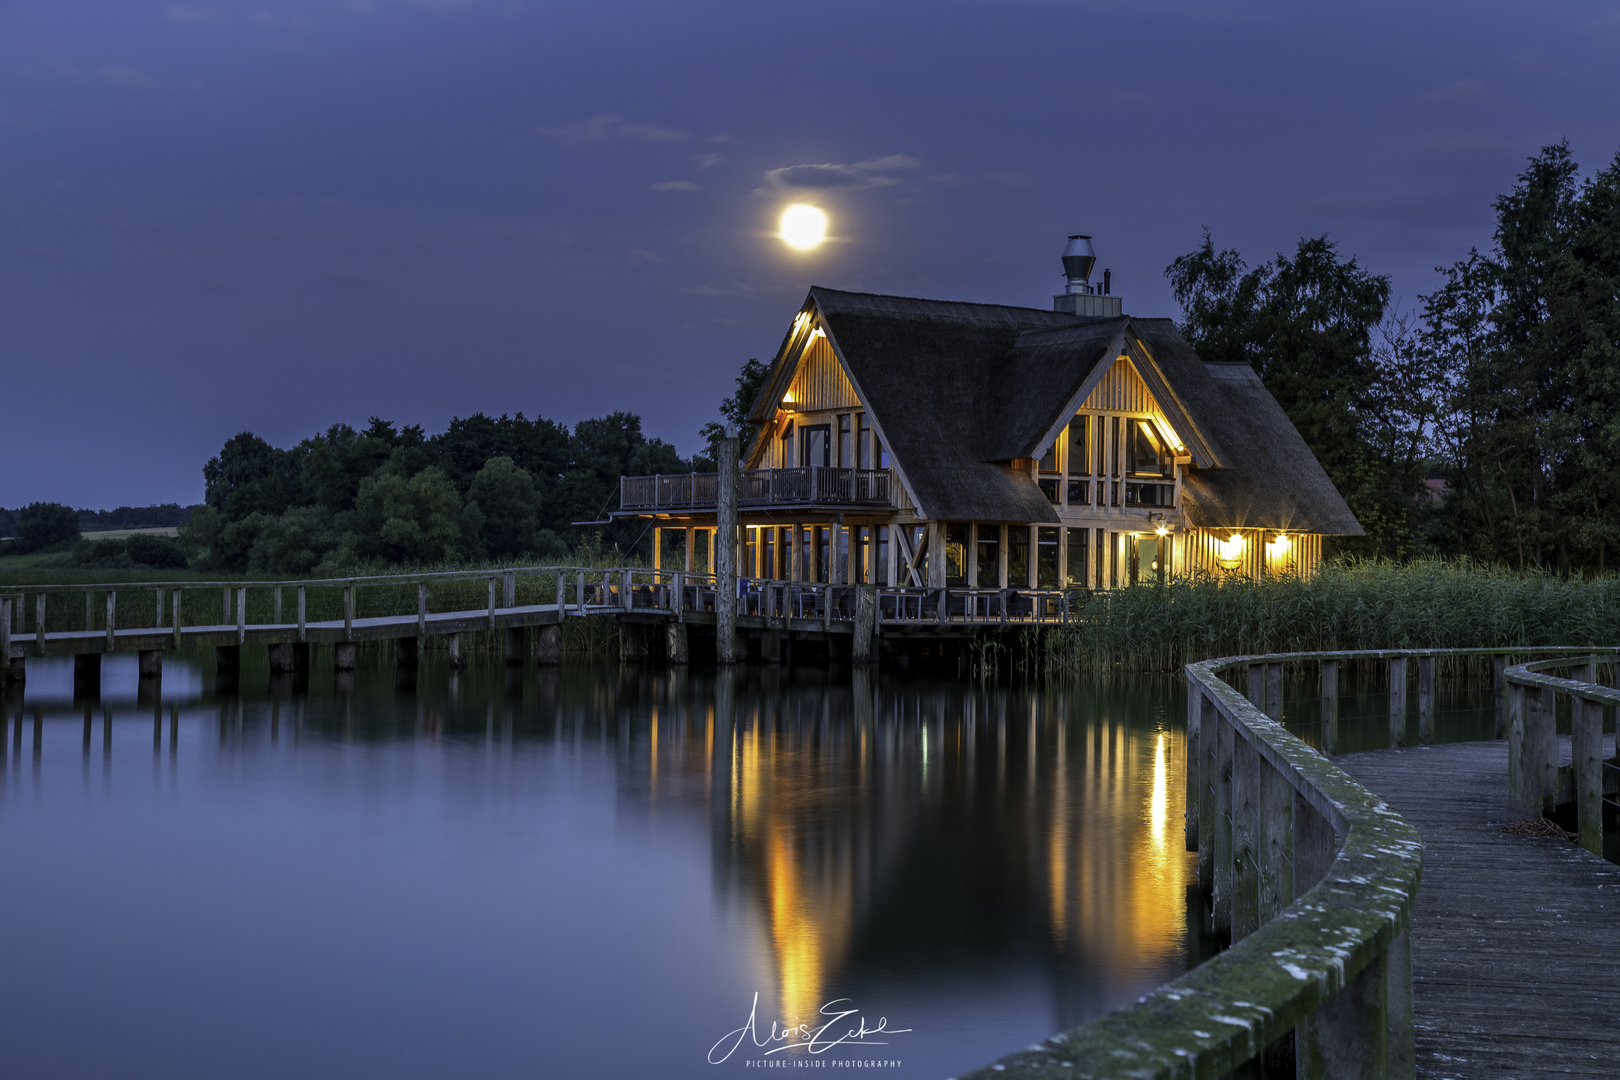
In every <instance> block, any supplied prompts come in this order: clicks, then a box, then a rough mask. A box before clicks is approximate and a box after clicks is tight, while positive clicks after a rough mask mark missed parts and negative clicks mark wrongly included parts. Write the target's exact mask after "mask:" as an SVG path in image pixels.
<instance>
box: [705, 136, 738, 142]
mask: <svg viewBox="0 0 1620 1080" xmlns="http://www.w3.org/2000/svg"><path fill="white" fill-rule="evenodd" d="M709 141H710V142H712V143H734V142H742V140H741V139H739V138H737V136H735V135H710V136H709Z"/></svg>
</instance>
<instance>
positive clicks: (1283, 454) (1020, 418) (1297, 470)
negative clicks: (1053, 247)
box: [751, 288, 1361, 534]
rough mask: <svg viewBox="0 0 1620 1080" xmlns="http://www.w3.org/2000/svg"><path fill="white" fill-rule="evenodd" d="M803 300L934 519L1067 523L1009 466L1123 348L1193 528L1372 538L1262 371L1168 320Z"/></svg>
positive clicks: (889, 301) (888, 300) (780, 380)
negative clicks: (1237, 362) (1181, 450)
mask: <svg viewBox="0 0 1620 1080" xmlns="http://www.w3.org/2000/svg"><path fill="white" fill-rule="evenodd" d="M805 309H806V310H814V311H815V312H816V313H817V314H818V315H819V317H820V323H821V326H822V327H823V328H824V329H825V331H826V333H827V336H828V340H829V341H830V342H831V344H832V346H833V349H834V350H835V351H836V353H837V354H838V356H839V358H840V359H841V360H842V362H843V363H844V365H845V368H846V370H847V372H848V374H849V377H850V381H851V383H852V384H853V385H854V387H855V389H856V392H857V393H858V394H859V395H860V397H861V400H862V402H863V403H864V404H865V406H866V409H867V411H868V413H869V415H870V417H871V418H872V420H873V422H874V423H875V425H876V427H877V429H878V431H879V433H880V434H881V435H882V436H883V437H884V439H885V440H886V442H887V445H888V447H889V450H890V453H891V454H893V455H894V458H895V461H896V462H897V463H898V465H899V467H900V470H901V472H902V473H903V474H904V476H905V478H906V480H907V481H908V483H909V484H910V486H911V489H912V494H913V495H914V496H915V497H916V499H917V503H918V508H919V510H920V511H921V512H922V513H923V514H925V515H926V516H927V517H930V518H935V519H945V520H951V521H1008V522H1030V521H1048V522H1056V521H1057V520H1058V517H1057V514H1056V513H1055V512H1054V510H1053V508H1052V505H1051V504H1050V503H1049V502H1048V501H1047V500H1046V498H1045V497H1044V496H1043V495H1042V494H1041V492H1040V489H1039V488H1038V487H1037V486H1036V485H1035V482H1034V481H1033V480H1031V479H1030V477H1029V475H1028V473H1027V472H1024V471H1022V470H1014V469H1013V468H1012V465H1011V462H1012V460H1013V459H1015V458H1028V457H1035V456H1038V455H1039V453H1040V452H1041V451H1042V450H1044V449H1045V447H1046V446H1049V445H1050V443H1051V439H1052V437H1053V436H1055V434H1056V432H1057V431H1058V430H1059V429H1060V428H1061V427H1062V426H1063V425H1064V424H1065V423H1067V421H1068V418H1069V417H1070V416H1072V415H1073V412H1074V409H1075V408H1076V407H1078V405H1079V404H1080V402H1081V401H1083V400H1084V394H1086V393H1089V392H1090V389H1091V388H1092V387H1093V386H1095V385H1096V382H1097V380H1098V379H1099V378H1100V377H1101V376H1102V374H1103V373H1104V372H1105V371H1106V369H1107V368H1108V367H1109V366H1110V365H1111V364H1112V362H1113V361H1114V359H1115V358H1116V357H1118V356H1119V355H1120V354H1121V353H1122V352H1126V353H1127V354H1128V355H1131V356H1132V358H1133V360H1134V361H1135V362H1136V364H1137V366H1138V369H1139V370H1140V371H1141V374H1142V375H1143V377H1144V379H1146V380H1147V382H1148V384H1149V387H1150V389H1152V390H1153V392H1154V396H1155V398H1156V399H1158V400H1159V402H1160V405H1161V407H1163V408H1165V410H1166V412H1167V414H1168V415H1169V417H1170V419H1171V422H1172V425H1173V426H1174V427H1175V428H1176V430H1177V431H1178V432H1180V433H1182V434H1183V435H1184V437H1186V438H1187V442H1188V445H1189V447H1190V448H1191V449H1192V452H1193V456H1194V465H1195V467H1194V469H1193V470H1192V479H1191V480H1190V481H1189V482H1188V484H1187V485H1186V486H1185V487H1184V492H1185V494H1186V496H1187V500H1186V504H1187V511H1188V514H1189V518H1190V520H1191V521H1192V523H1193V524H1196V525H1204V526H1210V527H1240V526H1241V527H1249V528H1278V529H1293V530H1298V531H1304V532H1326V533H1352V534H1359V533H1360V532H1361V528H1360V526H1359V525H1358V524H1357V523H1356V521H1355V518H1354V517H1353V516H1352V515H1351V513H1350V510H1349V508H1348V507H1346V506H1345V504H1344V500H1343V499H1341V498H1340V497H1339V494H1338V492H1337V491H1335V490H1334V488H1333V485H1332V483H1331V482H1330V481H1329V480H1328V478H1327V475H1326V474H1325V473H1324V472H1323V471H1322V468H1321V466H1320V465H1319V464H1318V463H1317V461H1316V459H1315V458H1314V457H1313V456H1312V455H1311V453H1310V450H1309V449H1307V448H1306V446H1305V442H1304V440H1303V439H1302V438H1300V435H1299V433H1298V432H1297V431H1296V430H1294V427H1293V424H1292V423H1290V422H1289V420H1288V417H1287V416H1286V415H1285V414H1284V413H1283V411H1282V409H1281V408H1280V407H1279V406H1278V405H1277V403H1276V401H1275V400H1273V399H1272V397H1271V395H1270V394H1269V393H1268V392H1267V391H1266V390H1265V388H1264V387H1263V386H1262V385H1261V383H1260V380H1259V378H1258V377H1257V376H1255V374H1254V372H1253V371H1252V370H1251V369H1249V368H1248V367H1246V366H1240V367H1241V370H1240V371H1237V372H1233V371H1231V370H1228V369H1229V368H1231V365H1224V364H1205V363H1203V362H1202V361H1200V360H1199V358H1198V356H1197V354H1196V353H1194V352H1193V350H1192V348H1191V347H1190V346H1188V344H1187V343H1186V341H1185V340H1184V339H1183V338H1182V337H1181V335H1180V334H1179V333H1178V332H1177V331H1176V329H1175V326H1174V324H1172V323H1171V322H1170V320H1168V319H1136V318H1131V317H1120V318H1113V319H1086V318H1081V317H1077V316H1074V315H1070V314H1067V313H1064V312H1055V311H1042V310H1040V309H1038V308H1020V307H1008V306H1004V305H1000V304H966V303H955V302H950V301H939V300H918V299H909V298H905V297H896V296H875V295H871V294H868V293H850V292H840V291H837V290H833V289H823V288H813V289H811V290H810V296H809V299H808V300H807V301H806V304H805ZM796 359H797V357H796V356H795V355H790V354H789V352H788V350H787V349H786V348H784V349H783V351H782V352H781V353H779V354H778V356H777V358H776V364H775V366H774V367H773V370H772V371H771V373H770V375H769V376H768V377H767V378H766V381H765V387H764V389H763V390H762V392H761V393H760V396H759V399H758V400H757V401H756V402H755V403H754V409H753V413H752V414H751V419H753V420H755V421H756V422H761V423H763V422H766V421H768V420H770V419H771V418H772V417H773V415H774V413H775V408H776V403H777V402H778V401H780V400H781V396H782V393H783V391H785V389H786V387H787V385H788V383H789V382H790V381H791V379H792V376H793V372H792V370H791V367H792V365H793V363H794V362H795V361H796Z"/></svg>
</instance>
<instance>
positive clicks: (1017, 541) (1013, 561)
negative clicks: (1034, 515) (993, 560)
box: [1007, 525, 1029, 589]
mask: <svg viewBox="0 0 1620 1080" xmlns="http://www.w3.org/2000/svg"><path fill="white" fill-rule="evenodd" d="M1007 587H1008V588H1009V589H1027V588H1029V527H1028V526H1027V525H1012V526H1009V527H1008V529H1007Z"/></svg>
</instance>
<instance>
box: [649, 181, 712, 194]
mask: <svg viewBox="0 0 1620 1080" xmlns="http://www.w3.org/2000/svg"><path fill="white" fill-rule="evenodd" d="M652 189H653V190H654V191H702V190H703V185H702V184H694V183H692V182H691V181H690V180H662V181H660V182H658V183H656V184H654V185H653V186H652Z"/></svg>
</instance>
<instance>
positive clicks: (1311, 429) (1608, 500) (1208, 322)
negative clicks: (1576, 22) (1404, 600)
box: [1165, 142, 1620, 572]
mask: <svg viewBox="0 0 1620 1080" xmlns="http://www.w3.org/2000/svg"><path fill="white" fill-rule="evenodd" d="M1579 172H1580V170H1579V167H1578V166H1577V164H1576V163H1575V161H1574V159H1573V158H1572V157H1571V155H1570V152H1569V146H1568V144H1567V143H1566V142H1560V143H1557V144H1555V145H1552V146H1547V147H1544V148H1543V149H1542V150H1541V152H1540V153H1538V154H1537V155H1536V156H1535V157H1533V158H1531V159H1530V161H1529V164H1528V167H1527V168H1525V170H1524V171H1523V172H1522V173H1520V174H1519V176H1518V178H1517V180H1516V181H1515V183H1514V185H1513V187H1512V190H1510V191H1508V192H1507V193H1506V194H1503V195H1500V196H1498V197H1497V198H1496V200H1495V202H1494V204H1493V206H1494V210H1495V218H1496V222H1495V229H1494V232H1493V241H1492V243H1491V245H1490V246H1489V248H1488V249H1487V250H1485V251H1483V252H1482V251H1480V250H1478V249H1474V250H1471V251H1469V253H1468V255H1467V257H1466V258H1464V259H1462V260H1460V261H1458V262H1456V263H1454V264H1453V265H1451V266H1449V267H1441V268H1438V270H1437V272H1438V273H1439V275H1440V280H1439V283H1438V285H1437V287H1436V288H1435V289H1434V291H1432V292H1430V293H1427V294H1424V295H1422V296H1420V297H1419V305H1418V307H1417V309H1416V310H1414V311H1397V310H1393V309H1392V308H1391V304H1390V279H1389V277H1388V276H1387V275H1379V274H1375V273H1372V272H1371V271H1370V270H1368V269H1367V268H1366V267H1364V266H1362V265H1360V264H1359V263H1358V261H1357V260H1356V259H1355V258H1349V259H1345V258H1343V257H1341V256H1340V255H1339V253H1338V250H1337V247H1336V245H1335V244H1334V243H1333V242H1332V241H1330V240H1329V239H1328V238H1327V237H1326V236H1321V237H1315V238H1305V239H1302V240H1300V242H1299V244H1298V247H1297V248H1296V250H1295V251H1294V253H1293V254H1292V255H1291V256H1289V255H1284V254H1278V255H1277V256H1276V257H1275V258H1273V259H1272V260H1270V261H1269V262H1265V263H1262V264H1260V265H1258V266H1255V267H1252V268H1251V267H1249V266H1248V265H1247V264H1246V263H1245V262H1244V260H1243V259H1242V257H1241V256H1240V255H1239V254H1238V252H1236V251H1233V250H1217V249H1216V248H1215V245H1214V244H1213V242H1212V241H1211V239H1210V237H1209V235H1208V233H1207V232H1206V234H1205V236H1204V242H1203V244H1202V246H1201V247H1199V248H1198V249H1197V250H1195V251H1193V252H1190V253H1189V254H1187V255H1183V256H1181V257H1180V258H1178V259H1176V260H1175V262H1173V263H1172V264H1171V265H1170V266H1169V267H1168V268H1167V269H1166V271H1165V274H1166V276H1167V277H1168V278H1169V280H1170V283H1171V286H1172V288H1173V289H1174V291H1175V294H1176V299H1177V301H1178V302H1179V303H1180V305H1181V308H1182V321H1181V324H1180V325H1181V329H1182V332H1183V333H1184V334H1185V336H1186V337H1187V339H1188V340H1189V342H1190V343H1191V344H1192V345H1193V346H1194V348H1196V349H1197V350H1198V352H1199V355H1200V356H1202V357H1203V358H1204V359H1205V360H1215V361H1242V362H1246V363H1249V364H1252V365H1253V366H1254V368H1255V370H1256V371H1257V372H1258V373H1259V374H1260V377H1261V378H1262V380H1263V381H1264V382H1265V384H1266V386H1267V388H1268V389H1270V390H1271V392H1272V394H1273V395H1275V396H1276V398H1277V400H1278V402H1279V403H1280V404H1281V405H1282V407H1283V408H1284V410H1285V411H1287V413H1288V415H1289V417H1290V418H1291V419H1292V420H1293V421H1294V424H1295V425H1296V426H1297V427H1298V428H1299V430H1300V433H1301V434H1302V435H1303V436H1304V437H1305V441H1306V442H1307V443H1308V444H1309V445H1310V447H1311V449H1312V450H1313V451H1314V452H1315V454H1316V456H1317V458H1318V459H1319V460H1320V461H1321V462H1322V465H1323V467H1324V468H1325V469H1326V470H1327V473H1328V475H1329V477H1331V478H1332V480H1333V482H1334V483H1335V484H1336V485H1337V486H1338V488H1339V491H1340V492H1341V493H1342V494H1343V495H1344V497H1345V500H1346V502H1348V503H1349V505H1350V509H1351V510H1352V511H1353V512H1354V513H1355V515H1356V517H1357V519H1358V520H1359V521H1360V522H1361V523H1362V526H1363V527H1364V528H1365V529H1366V532H1367V535H1366V537H1364V538H1355V539H1348V538H1346V539H1344V540H1341V541H1339V542H1338V543H1337V551H1338V552H1339V553H1349V554H1359V555H1369V556H1380V557H1389V558H1405V557H1410V556H1413V555H1432V554H1439V555H1448V556H1457V555H1462V556H1468V557H1470V558H1474V559H1478V560H1481V561H1486V562H1490V563H1496V564H1501V565H1508V566H1516V567H1520V568H1527V567H1532V566H1536V567H1543V568H1547V569H1553V570H1558V571H1560V572H1572V571H1584V570H1595V571H1603V570H1605V569H1607V566H1608V557H1609V553H1610V552H1616V553H1617V554H1620V498H1617V497H1616V492H1617V486H1616V484H1615V483H1614V480H1613V477H1614V475H1615V473H1616V471H1617V467H1620V412H1617V406H1616V402H1617V401H1620V395H1617V391H1620V154H1617V155H1616V157H1615V159H1614V160H1613V161H1612V162H1611V163H1610V164H1609V166H1608V167H1607V168H1605V169H1603V170H1602V171H1600V172H1598V173H1596V174H1595V175H1593V176H1591V177H1589V178H1587V179H1585V180H1582V179H1581V178H1580V175H1579Z"/></svg>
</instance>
